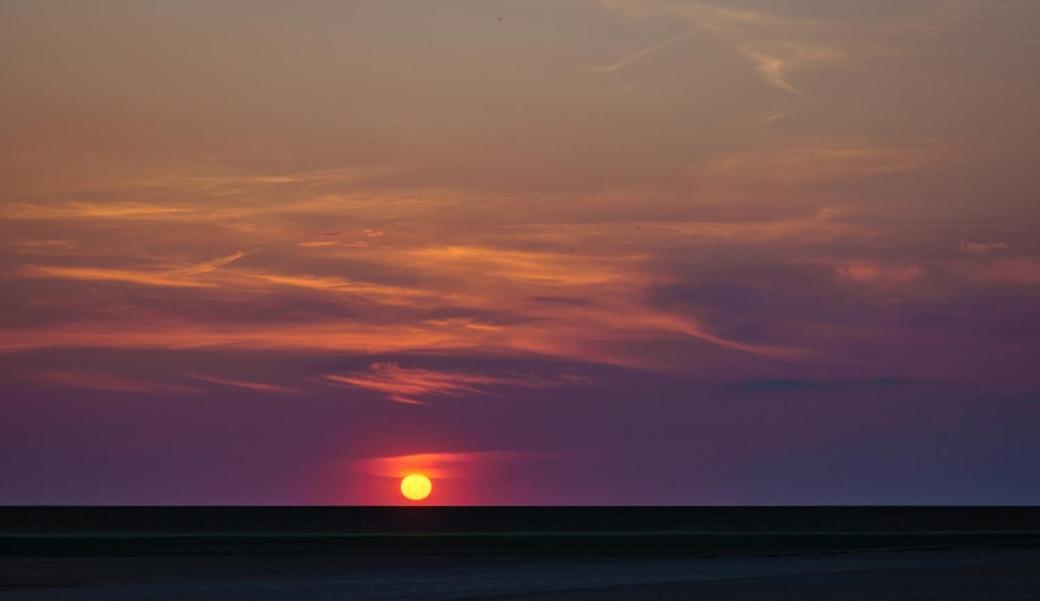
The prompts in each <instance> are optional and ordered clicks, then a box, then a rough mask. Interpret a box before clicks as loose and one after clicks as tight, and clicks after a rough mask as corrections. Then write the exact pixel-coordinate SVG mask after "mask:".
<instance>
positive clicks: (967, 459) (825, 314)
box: [0, 0, 1040, 504]
mask: <svg viewBox="0 0 1040 601" xmlns="http://www.w3.org/2000/svg"><path fill="white" fill-rule="evenodd" d="M0 77H2V81H3V84H2V85H3V93H2V94H0V138H2V139H3V141H4V144H3V146H2V148H0V292H2V293H0V483H2V486H0V503H7V504H9V503H18V504H37V503H44V504H51V503H61V504H80V503H83V504H93V503H112V504H151V503H158V504H210V503H219V504H396V503H400V502H403V499H402V498H401V495H400V492H399V490H398V485H397V480H398V479H399V478H400V476H402V475H404V473H406V472H408V471H416V470H417V471H422V472H423V473H426V474H428V475H429V476H430V477H431V478H432V479H433V481H434V493H433V495H432V496H431V497H430V499H429V502H431V503H437V504H818V503H820V504H884V503H906V504H916V503H940V504H960V503H973V504H974V503H980V504H1003V503H1013V504H1035V503H1040V477H1038V476H1040V434H1038V433H1040V110H1038V109H1040V3H1037V2H1035V1H1033V0H1003V1H996V0H915V1H906V0H872V1H870V2H863V1H860V0H840V1H836V0H771V1H765V0H759V1H757V2H752V1H744V0H739V1H738V0H730V1H727V2H717V3H713V2H694V1H689V2H687V1H680V0H674V1H670V0H660V1H657V0H645V1H643V0H572V1H568V0H562V1H561V0H554V1H536V0H512V1H508V2H507V1H498V0H471V1H452V0H447V1H443V2H416V1H414V0H408V1H398V0H370V1H351V2H332V1H328V2H326V1H317V0H316V1H310V2H292V3H290V2H259V1H250V2H245V1H241V2H237V1H222V2H194V1H188V2H173V1H169V2H166V1H151V2H114V1H107V0H97V1H92V2H76V1H68V2H58V1H53V2H28V1H17V0H15V1H7V2H3V3H2V4H0Z"/></svg>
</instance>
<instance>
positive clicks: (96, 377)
mask: <svg viewBox="0 0 1040 601" xmlns="http://www.w3.org/2000/svg"><path fill="white" fill-rule="evenodd" d="M29 377H30V379H31V380H33V381H35V382H37V383H39V384H41V385H43V386H47V387H49V388H58V389H71V390H100V391H105V392H126V393H135V394H194V393H198V392H200V391H199V389H198V388H193V387H190V386H181V385H176V384H166V383H162V382H149V381H145V380H136V379H132V378H124V377H121V376H114V375H111V374H106V373H101V372H93V371H71V370H52V371H48V372H44V373H40V374H33V375H31V376H29Z"/></svg>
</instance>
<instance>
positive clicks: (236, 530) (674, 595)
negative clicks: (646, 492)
mask: <svg viewBox="0 0 1040 601" xmlns="http://www.w3.org/2000/svg"><path fill="white" fill-rule="evenodd" d="M0 598H2V599H40V600H50V599H69V600H80V599H113V600H122V599H126V600H130V599H228V600H231V599H316V600H325V599H329V600H332V599H360V600H382V599H418V600H426V599H459V600H462V599H517V600H525V599H544V600H549V599H583V600H585V599H604V600H608V601H609V600H613V599H655V600H657V599H864V600H865V599H875V600H882V599H893V600H895V599H902V600H908V599H922V600H923V599H1003V600H1012V599H1015V600H1023V599H1037V600H1040V510H1037V509H1033V508H870V507H856V508H446V507H403V508H330V507H322V508H0Z"/></svg>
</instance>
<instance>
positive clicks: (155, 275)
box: [19, 252, 246, 288]
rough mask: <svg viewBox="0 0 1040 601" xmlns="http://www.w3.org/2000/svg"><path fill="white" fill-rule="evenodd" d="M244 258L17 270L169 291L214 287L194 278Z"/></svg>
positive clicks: (29, 274)
mask: <svg viewBox="0 0 1040 601" xmlns="http://www.w3.org/2000/svg"><path fill="white" fill-rule="evenodd" d="M244 256H246V253H243V252H236V253H232V254H230V255H227V256H223V257H217V258H215V259H211V260H208V261H202V262H200V263H190V264H186V265H183V266H180V267H173V268H166V269H154V270H144V269H118V268H105V267H63V266H55V265H26V266H24V267H23V268H22V269H21V270H20V271H19V274H20V275H22V276H25V277H34V278H61V279H71V280H93V281H111V282H124V283H130V284H138V285H142V286H161V287H173V288H205V287H212V286H215V285H216V284H215V283H213V282H208V281H204V280H200V279H198V278H197V276H202V275H206V274H209V273H212V272H214V271H216V270H217V269H219V268H221V267H223V266H225V265H228V264H230V263H233V262H235V261H237V260H239V259H241V258H242V257H244Z"/></svg>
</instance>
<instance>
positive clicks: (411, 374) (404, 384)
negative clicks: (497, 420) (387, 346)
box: [323, 362, 547, 405]
mask: <svg viewBox="0 0 1040 601" xmlns="http://www.w3.org/2000/svg"><path fill="white" fill-rule="evenodd" d="M323 377H324V378H325V379H326V380H327V381H329V382H333V383H336V384H344V385H347V386H353V387H356V388H364V389H366V390H374V391H376V392H381V393H383V394H385V395H386V397H387V398H388V399H390V400H392V401H396V402H398V403H405V404H410V405H421V404H424V403H425V402H424V401H422V400H420V397H427V396H461V395H471V394H473V395H483V394H487V393H486V391H485V390H484V389H485V388H487V387H490V386H526V387H531V386H544V385H546V384H547V382H546V381H545V380H540V379H533V378H517V377H498V376H487V375H481V374H472V373H465V372H457V371H435V370H429V369H421V368H406V367H401V366H399V365H398V364H396V363H393V362H384V363H373V364H372V365H371V366H369V369H368V371H367V372H358V373H352V374H348V375H340V374H326V375H325V376H323Z"/></svg>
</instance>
